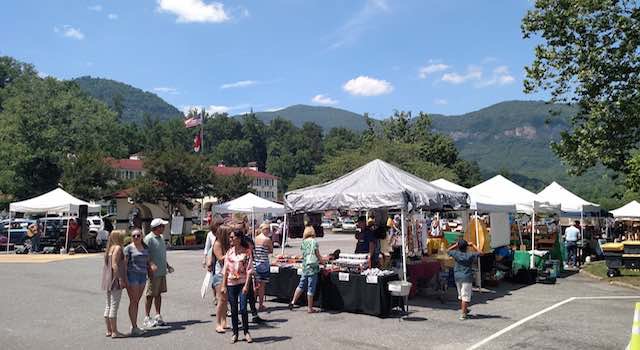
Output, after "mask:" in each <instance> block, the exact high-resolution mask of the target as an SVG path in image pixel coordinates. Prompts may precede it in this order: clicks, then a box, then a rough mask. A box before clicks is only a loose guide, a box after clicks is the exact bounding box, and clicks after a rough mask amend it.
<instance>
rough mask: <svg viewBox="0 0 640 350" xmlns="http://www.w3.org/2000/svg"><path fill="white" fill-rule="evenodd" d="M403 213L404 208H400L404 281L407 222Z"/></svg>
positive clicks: (404, 277) (405, 275) (405, 272)
mask: <svg viewBox="0 0 640 350" xmlns="http://www.w3.org/2000/svg"><path fill="white" fill-rule="evenodd" d="M405 213H406V209H404V208H403V209H402V212H401V213H400V220H401V224H400V227H401V228H402V280H403V281H406V280H407V245H406V241H405V239H406V236H407V222H406V221H405V216H406V215H405Z"/></svg>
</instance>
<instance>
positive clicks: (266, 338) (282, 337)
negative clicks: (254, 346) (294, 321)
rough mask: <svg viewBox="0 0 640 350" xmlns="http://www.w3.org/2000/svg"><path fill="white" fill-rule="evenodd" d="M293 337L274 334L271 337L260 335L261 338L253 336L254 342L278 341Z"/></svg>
mask: <svg viewBox="0 0 640 350" xmlns="http://www.w3.org/2000/svg"><path fill="white" fill-rule="evenodd" d="M289 339H291V337H289V336H281V337H274V336H270V337H259V338H253V342H254V343H267V344H268V343H277V342H281V341H285V340H289Z"/></svg>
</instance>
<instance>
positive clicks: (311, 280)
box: [298, 273, 318, 296]
mask: <svg viewBox="0 0 640 350" xmlns="http://www.w3.org/2000/svg"><path fill="white" fill-rule="evenodd" d="M317 285H318V274H317V273H316V274H313V275H309V276H306V275H302V276H300V283H298V288H300V289H301V290H303V291H304V290H306V291H307V295H309V296H313V295H314V294H316V286H317Z"/></svg>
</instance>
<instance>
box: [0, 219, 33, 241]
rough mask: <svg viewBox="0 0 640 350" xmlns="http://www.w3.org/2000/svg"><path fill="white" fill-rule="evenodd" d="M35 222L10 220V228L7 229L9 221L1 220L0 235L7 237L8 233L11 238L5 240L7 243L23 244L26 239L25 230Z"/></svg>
mask: <svg viewBox="0 0 640 350" xmlns="http://www.w3.org/2000/svg"><path fill="white" fill-rule="evenodd" d="M35 222H36V221H35V220H30V219H11V228H9V220H8V219H7V220H2V221H0V235H2V236H4V237H7V236H8V233H9V232H10V233H11V237H8V238H7V239H9V243H13V244H18V245H19V244H24V241H25V240H26V239H27V228H28V227H29V225H31V224H34V223H35Z"/></svg>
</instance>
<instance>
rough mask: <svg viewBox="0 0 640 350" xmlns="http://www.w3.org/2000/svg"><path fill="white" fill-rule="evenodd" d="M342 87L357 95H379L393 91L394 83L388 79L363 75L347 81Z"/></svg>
mask: <svg viewBox="0 0 640 350" xmlns="http://www.w3.org/2000/svg"><path fill="white" fill-rule="evenodd" d="M342 89H344V91H346V92H348V93H350V94H351V95H355V96H378V95H384V94H389V93H391V91H393V85H391V83H390V82H388V81H386V80H379V79H375V78H371V77H368V76H363V75H361V76H359V77H357V78H354V79H351V80H349V81H348V82H346V83H345V84H344V85H343V86H342Z"/></svg>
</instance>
